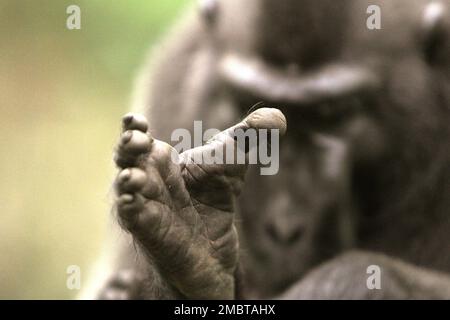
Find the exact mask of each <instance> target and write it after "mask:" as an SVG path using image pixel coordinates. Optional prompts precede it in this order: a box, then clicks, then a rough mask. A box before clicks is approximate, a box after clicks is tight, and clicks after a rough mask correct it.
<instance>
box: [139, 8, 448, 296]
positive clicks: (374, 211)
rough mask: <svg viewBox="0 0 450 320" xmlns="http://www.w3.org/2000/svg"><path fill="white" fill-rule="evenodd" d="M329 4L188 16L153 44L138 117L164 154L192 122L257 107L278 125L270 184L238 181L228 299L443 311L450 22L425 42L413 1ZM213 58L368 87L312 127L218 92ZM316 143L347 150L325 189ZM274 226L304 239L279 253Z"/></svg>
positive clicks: (216, 121)
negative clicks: (433, 304)
mask: <svg viewBox="0 0 450 320" xmlns="http://www.w3.org/2000/svg"><path fill="white" fill-rule="evenodd" d="M336 3H337V1H328V0H323V1H316V0H315V1H309V0H308V1H306V0H303V1H298V0H295V1H294V0H284V1H281V0H280V1H278V0H277V1H269V0H252V1H240V0H228V1H227V0H224V1H220V0H219V2H218V7H217V12H210V11H208V12H207V13H206V15H205V18H202V16H201V15H198V16H197V15H196V14H193V16H191V17H190V18H189V19H187V21H186V22H185V23H184V26H183V27H180V29H179V30H178V31H177V32H176V34H175V35H174V36H173V37H172V40H170V41H169V42H167V43H166V45H165V47H164V48H163V49H162V50H161V53H162V54H161V57H160V59H159V60H158V63H157V64H156V66H154V67H152V68H153V69H152V72H151V74H152V76H151V79H152V83H151V85H148V88H147V89H148V91H147V92H148V95H146V96H145V97H144V99H143V100H141V102H140V103H139V107H141V108H145V109H146V110H148V113H147V116H148V118H149V120H150V122H151V126H150V127H151V130H152V134H153V135H154V136H155V137H157V138H158V139H161V140H164V141H170V133H171V132H172V130H174V129H175V128H183V127H185V128H191V126H192V123H193V121H194V120H203V123H204V128H209V127H214V128H218V129H223V128H226V127H228V126H230V125H232V124H234V123H235V122H236V121H238V120H239V119H240V118H241V117H242V116H243V115H244V114H245V113H246V112H247V110H248V108H249V107H250V106H251V105H252V104H254V103H256V102H258V101H265V102H266V103H267V104H270V105H274V106H276V107H279V108H280V109H281V110H282V111H283V112H284V113H285V115H286V116H287V120H288V133H287V136H286V137H285V140H284V141H283V143H282V145H281V164H280V173H279V174H278V175H277V176H273V177H260V176H257V174H254V173H252V172H249V173H248V177H247V184H246V189H245V190H244V192H243V194H242V196H241V201H240V204H241V205H240V209H241V210H240V212H239V213H240V220H241V221H240V223H239V227H240V231H241V232H240V236H241V243H242V254H241V265H242V272H240V274H241V276H239V277H238V278H239V281H240V285H239V286H238V287H239V288H241V289H240V295H238V297H273V296H275V295H282V294H283V292H284V291H285V290H286V289H288V288H289V287H291V289H290V290H289V291H288V292H287V293H286V294H285V295H284V296H283V297H285V298H357V299H358V298H449V297H450V276H449V275H448V274H449V273H450V250H449V246H448V244H449V237H450V212H449V208H450V170H449V169H450V151H449V150H450V126H449V123H450V122H449V120H450V49H449V48H450V37H449V34H450V33H449V32H450V28H449V20H450V19H449V17H450V16H449V14H448V12H447V13H446V15H445V16H444V18H443V19H442V20H443V22H442V21H441V22H439V23H438V24H437V26H435V27H433V28H431V29H430V30H428V29H424V28H425V27H423V21H422V13H423V10H424V8H425V7H426V5H427V3H428V1H425V0H417V1H411V0H395V1H391V0H386V1H381V0H379V1H367V2H366V1H356V0H355V1H352V0H343V1H339V6H338V7H339V8H337V7H336ZM442 3H444V4H446V5H449V4H450V3H449V1H442ZM370 4H379V5H380V6H381V8H382V27H383V28H382V30H379V31H369V30H367V29H366V27H365V21H366V20H365V19H366V18H367V15H366V8H367V6H368V5H370ZM251 10H256V12H254V11H251ZM299 17H301V18H302V19H300V18H299ZM227 52H231V53H237V54H238V55H243V56H254V57H256V58H257V59H259V60H260V61H263V63H264V64H267V65H271V66H273V67H274V68H275V69H279V70H286V66H289V65H291V66H292V65H296V66H297V67H293V68H294V69H293V70H303V71H302V72H300V74H301V75H304V74H305V73H306V74H307V73H308V72H309V71H310V70H311V71H314V70H317V68H319V67H321V66H324V65H327V64H329V63H333V62H338V63H341V62H344V63H352V64H357V65H361V66H366V67H368V68H370V70H372V72H373V73H374V75H375V77H376V79H377V80H378V82H377V84H376V85H375V86H374V87H372V88H371V89H370V90H368V91H366V92H359V93H358V96H357V97H356V98H354V97H350V98H348V100H346V99H347V98H345V99H343V101H342V99H335V100H331V101H330V104H331V106H332V107H335V108H338V107H339V108H340V105H341V104H342V105H344V106H347V105H353V104H357V105H359V106H356V107H355V108H358V109H356V111H346V113H344V114H339V113H338V118H337V119H335V118H331V119H330V120H327V121H329V123H328V122H327V121H325V122H324V123H321V122H320V121H316V120H317V119H316V118H315V116H314V115H313V116H311V115H310V114H309V113H308V111H305V110H307V108H306V107H305V106H304V104H303V103H301V102H300V103H298V104H295V103H291V102H286V101H270V100H267V99H265V97H260V96H254V95H253V94H252V93H251V92H246V91H245V90H240V88H239V87H234V86H232V85H230V84H229V83H227V82H226V81H224V79H223V78H222V77H221V76H220V75H219V74H218V71H217V66H218V64H219V63H220V61H221V58H222V57H223V56H222V55H223V54H224V53H227ZM145 78H146V77H145ZM355 100H356V102H355ZM310 104H311V103H310ZM312 105H315V103H312ZM317 105H321V103H317ZM343 112H344V111H343ZM174 115H176V116H174ZM341 118H342V119H341ZM309 120H311V121H309ZM317 133H320V134H326V135H331V136H333V137H334V136H336V137H338V138H337V140H338V141H341V142H342V143H343V145H344V146H345V147H346V148H347V149H346V150H347V153H346V155H345V156H344V157H343V158H337V160H336V159H335V158H333V159H335V161H337V162H339V170H340V174H339V176H338V177H335V178H333V179H334V180H331V181H330V178H329V177H328V176H327V175H326V174H324V173H323V172H324V170H325V169H327V167H326V165H324V164H321V163H322V162H321V161H322V159H323V158H324V157H328V156H330V157H331V153H330V152H332V151H333V150H332V149H333V148H334V147H330V150H329V151H330V152H328V151H327V150H328V149H326V148H325V149H324V150H322V149H320V148H319V147H318V145H317V144H316V142H314V141H315V140H314V139H313V138H314V136H315V134H317ZM333 157H334V156H333ZM255 172H256V170H255ZM285 199H287V201H285ZM277 201H278V202H277ZM274 223H277V224H278V225H283V226H286V225H292V224H296V223H298V224H299V225H300V227H301V228H303V229H304V230H303V229H302V231H301V232H302V235H301V236H300V237H299V238H298V239H295V240H293V241H291V243H286V244H285V245H280V244H279V243H275V242H274V241H273V239H272V237H273V234H272V235H270V232H269V231H268V229H270V228H271V227H270V225H271V224H274ZM351 249H359V251H357V252H353V253H348V252H350V251H349V250H351ZM391 257H392V258H391ZM394 257H395V258H394ZM371 264H378V265H380V267H381V268H382V270H383V278H382V283H383V290H381V291H378V290H372V291H370V290H367V288H366V287H365V283H366V282H365V281H366V278H367V274H366V268H367V266H369V265H371ZM437 271H439V272H440V273H436V272H437ZM150 286H151V285H150ZM330 287H331V288H334V289H333V290H331V291H330V290H329V288H330ZM141 297H144V298H145V297H148V298H152V297H153V298H155V297H158V296H155V295H152V294H144V295H142V296H141Z"/></svg>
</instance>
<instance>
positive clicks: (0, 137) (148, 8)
mask: <svg viewBox="0 0 450 320" xmlns="http://www.w3.org/2000/svg"><path fill="white" fill-rule="evenodd" d="M188 2H191V1H187V0H184V1H183V0H85V1H62V0H45V1H44V0H0V34H1V44H0V110H1V111H0V115H1V117H0V155H1V157H0V168H1V169H0V170H1V180H0V195H1V198H0V199H1V201H0V214H1V222H0V237H1V240H0V299H49V298H56V299H70V298H74V297H75V296H76V294H77V293H78V292H77V291H70V290H68V289H67V287H66V279H67V274H66V268H67V266H69V265H78V266H80V267H81V270H82V281H85V280H86V277H87V271H88V270H89V269H90V266H91V265H92V263H93V261H95V259H96V258H97V257H98V255H99V254H100V251H101V247H102V241H103V239H104V238H105V235H106V229H107V221H108V215H109V214H110V213H109V208H110V204H111V197H110V191H109V189H110V184H111V182H112V179H113V177H114V172H115V169H114V166H113V163H112V153H113V148H114V143H115V141H116V139H117V137H118V135H119V132H120V118H121V116H122V115H123V114H124V113H126V112H127V110H128V108H129V106H130V99H131V93H132V86H133V80H134V77H135V75H136V72H137V70H138V69H139V67H140V66H141V65H142V64H143V62H144V58H145V56H146V54H147V52H148V49H149V48H150V46H151V45H152V44H155V43H156V42H157V40H158V39H159V38H161V37H162V34H163V33H164V31H166V30H167V29H168V27H169V26H170V24H171V23H172V22H173V21H175V20H176V19H177V17H178V16H179V14H180V12H181V11H182V10H183V8H184V7H186V6H187V5H188ZM71 4H76V5H78V6H80V8H81V26H82V29H81V30H68V29H66V19H67V16H68V15H67V14H66V8H67V6H69V5H71ZM85 271H86V272H85Z"/></svg>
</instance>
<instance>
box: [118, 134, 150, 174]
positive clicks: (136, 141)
mask: <svg viewBox="0 0 450 320" xmlns="http://www.w3.org/2000/svg"><path fill="white" fill-rule="evenodd" d="M152 143H153V138H152V137H151V136H150V135H148V134H146V133H143V132H141V131H139V130H128V131H125V132H124V133H123V134H122V136H121V138H120V141H119V145H118V148H117V152H116V156H115V162H116V164H117V165H118V166H119V167H121V168H126V167H131V166H134V165H136V164H137V162H138V159H139V158H140V156H142V155H144V154H146V153H148V152H149V151H150V149H151V145H152Z"/></svg>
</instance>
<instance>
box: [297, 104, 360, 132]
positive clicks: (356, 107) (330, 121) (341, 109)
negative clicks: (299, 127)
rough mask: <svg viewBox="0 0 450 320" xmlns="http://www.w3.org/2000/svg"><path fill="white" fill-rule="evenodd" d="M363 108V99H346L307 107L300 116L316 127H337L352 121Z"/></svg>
mask: <svg viewBox="0 0 450 320" xmlns="http://www.w3.org/2000/svg"><path fill="white" fill-rule="evenodd" d="M362 108H363V103H362V101H361V99H359V98H358V97H346V98H342V99H336V100H329V101H324V102H321V103H319V104H315V105H311V106H307V107H305V111H304V112H300V113H301V115H300V116H303V117H304V118H305V121H307V122H309V123H310V124H311V125H313V126H315V127H322V126H336V125H340V124H342V123H344V122H346V121H347V120H350V119H351V118H352V117H353V116H354V115H355V113H357V112H359V111H361V110H362Z"/></svg>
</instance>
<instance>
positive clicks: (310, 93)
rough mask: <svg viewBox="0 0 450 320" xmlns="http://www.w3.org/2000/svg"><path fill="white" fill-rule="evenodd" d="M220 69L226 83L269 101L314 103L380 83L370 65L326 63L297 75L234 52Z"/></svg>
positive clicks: (356, 91)
mask: <svg viewBox="0 0 450 320" xmlns="http://www.w3.org/2000/svg"><path fill="white" fill-rule="evenodd" d="M219 72H220V75H221V77H222V79H223V81H224V82H225V84H226V85H228V86H229V87H231V88H234V89H236V90H239V91H245V92H247V93H249V94H251V95H252V96H255V97H260V98H261V99H264V100H266V101H269V102H277V103H286V104H300V105H301V104H312V103H317V102H321V101H324V100H329V99H335V98H339V97H343V96H349V95H352V94H360V93H361V92H366V91H374V90H376V88H378V87H379V85H380V81H379V79H378V77H377V76H376V75H375V73H374V72H373V71H372V70H371V69H370V68H368V67H362V66H359V65H348V64H334V65H328V66H325V67H324V68H322V69H319V70H317V71H315V72H310V73H307V74H302V75H300V74H299V72H298V71H295V70H294V71H289V70H288V71H283V70H279V69H276V68H274V67H273V66H270V65H268V64H265V63H264V62H262V61H261V60H259V59H248V58H243V57H239V56H237V55H234V54H228V55H225V56H224V57H223V58H222V60H221V62H220V65H219Z"/></svg>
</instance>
